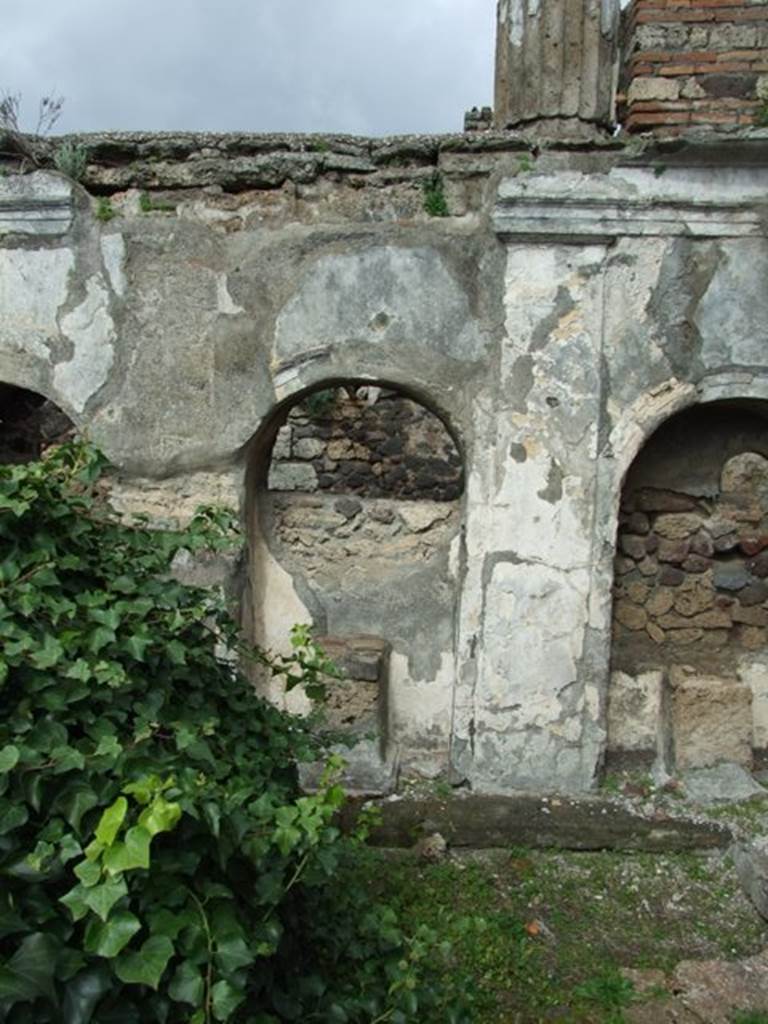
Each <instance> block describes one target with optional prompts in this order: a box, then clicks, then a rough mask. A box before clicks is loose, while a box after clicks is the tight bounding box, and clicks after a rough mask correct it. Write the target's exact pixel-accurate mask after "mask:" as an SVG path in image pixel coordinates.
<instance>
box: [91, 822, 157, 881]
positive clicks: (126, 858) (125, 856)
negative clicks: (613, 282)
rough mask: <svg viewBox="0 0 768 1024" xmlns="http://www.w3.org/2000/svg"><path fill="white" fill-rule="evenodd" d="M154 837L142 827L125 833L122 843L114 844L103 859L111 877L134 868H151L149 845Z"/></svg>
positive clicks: (136, 827)
mask: <svg viewBox="0 0 768 1024" xmlns="http://www.w3.org/2000/svg"><path fill="white" fill-rule="evenodd" d="M151 841H152V836H151V835H150V833H149V832H148V831H147V829H146V828H144V827H143V826H142V825H134V826H133V828H129V829H128V831H127V832H126V833H125V839H124V840H123V842H122V843H115V844H113V845H112V846H111V847H110V848H109V849H108V850H107V851H106V852H105V853H104V857H103V861H104V867H105V868H106V869H107V872H108V873H109V874H110V875H116V874H119V873H120V872H121V871H132V870H133V869H134V868H148V867H149V844H150V843H151Z"/></svg>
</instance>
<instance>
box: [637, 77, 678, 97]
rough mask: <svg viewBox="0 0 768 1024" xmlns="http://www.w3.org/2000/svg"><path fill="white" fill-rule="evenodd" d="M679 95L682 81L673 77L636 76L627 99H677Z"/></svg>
mask: <svg viewBox="0 0 768 1024" xmlns="http://www.w3.org/2000/svg"><path fill="white" fill-rule="evenodd" d="M679 95H680V83H679V82H677V81H675V80H674V79H672V78H652V77H647V78H635V79H634V80H633V82H632V83H631V85H630V87H629V90H628V92H627V101H628V102H629V103H637V102H638V101H643V102H644V101H646V100H676V99H677V98H678V96H679Z"/></svg>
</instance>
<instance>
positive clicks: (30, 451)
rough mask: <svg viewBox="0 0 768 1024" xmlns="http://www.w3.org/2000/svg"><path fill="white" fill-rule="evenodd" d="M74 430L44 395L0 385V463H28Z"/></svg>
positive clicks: (69, 421)
mask: <svg viewBox="0 0 768 1024" xmlns="http://www.w3.org/2000/svg"><path fill="white" fill-rule="evenodd" d="M74 431H75V425H74V424H73V422H72V421H71V420H70V419H69V417H68V416H67V415H66V414H65V413H64V412H62V410H61V409H60V408H59V407H58V406H57V405H56V404H55V403H54V402H52V401H50V399H48V398H46V397H45V396H44V395H41V394H39V393H38V392H36V391H30V390H29V389H27V388H22V387H19V386H17V385H15V384H7V383H4V382H0V464H3V463H23V462H32V461H33V460H35V459H38V458H39V457H40V455H41V454H42V453H43V451H44V450H45V448H47V447H48V446H49V445H51V444H58V443H60V442H62V441H65V440H67V439H68V438H70V437H71V436H72V435H73V434H74Z"/></svg>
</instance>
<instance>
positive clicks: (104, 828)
mask: <svg viewBox="0 0 768 1024" xmlns="http://www.w3.org/2000/svg"><path fill="white" fill-rule="evenodd" d="M127 813H128V801H127V800H126V799H125V797H124V796H119V797H118V798H117V800H115V802H114V803H113V804H112V805H111V806H109V807H108V808H107V809H106V811H104V813H103V814H102V816H101V818H100V819H99V824H98V825H97V826H96V840H97V841H98V842H99V843H101V844H102V845H103V846H111V845H112V843H114V841H115V837H116V836H117V833H118V832H119V831H120V828H121V826H122V824H123V822H124V821H125V815H126V814H127Z"/></svg>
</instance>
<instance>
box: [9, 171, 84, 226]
mask: <svg viewBox="0 0 768 1024" xmlns="http://www.w3.org/2000/svg"><path fill="white" fill-rule="evenodd" d="M71 224H72V186H71V184H70V183H69V182H68V181H67V180H66V179H65V178H62V177H61V176H60V175H56V174H48V173H47V172H45V171H36V172H35V173H34V174H26V175H12V176H9V177H7V178H3V179H0V236H2V235H11V234H12V235H47V236H51V235H64V234H66V233H67V231H68V230H69V228H70V225H71Z"/></svg>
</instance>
